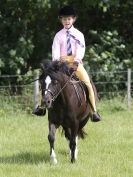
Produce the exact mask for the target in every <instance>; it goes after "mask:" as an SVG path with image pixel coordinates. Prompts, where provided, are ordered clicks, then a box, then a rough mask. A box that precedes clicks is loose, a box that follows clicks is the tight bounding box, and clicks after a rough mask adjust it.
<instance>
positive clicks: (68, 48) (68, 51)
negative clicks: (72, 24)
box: [67, 31, 72, 55]
mask: <svg viewBox="0 0 133 177" xmlns="http://www.w3.org/2000/svg"><path fill="white" fill-rule="evenodd" d="M67 55H72V47H71V42H70V32H69V31H67Z"/></svg>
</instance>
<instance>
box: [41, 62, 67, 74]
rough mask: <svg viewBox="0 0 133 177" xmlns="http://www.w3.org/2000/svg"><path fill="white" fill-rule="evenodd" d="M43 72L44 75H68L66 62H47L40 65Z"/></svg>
mask: <svg viewBox="0 0 133 177" xmlns="http://www.w3.org/2000/svg"><path fill="white" fill-rule="evenodd" d="M42 67H43V71H44V72H45V73H46V74H50V73H57V72H61V73H64V74H66V75H68V76H69V75H70V68H69V66H68V62H66V61H65V62H64V61H48V62H45V63H43V64H42Z"/></svg>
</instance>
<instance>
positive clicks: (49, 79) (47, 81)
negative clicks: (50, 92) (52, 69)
mask: <svg viewBox="0 0 133 177" xmlns="http://www.w3.org/2000/svg"><path fill="white" fill-rule="evenodd" d="M45 83H46V90H47V89H48V87H49V84H50V83H51V78H50V76H47V77H46V79H45ZM45 94H47V91H45Z"/></svg>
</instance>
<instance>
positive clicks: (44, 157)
mask: <svg viewBox="0 0 133 177" xmlns="http://www.w3.org/2000/svg"><path fill="white" fill-rule="evenodd" d="M41 162H44V163H48V162H49V153H40V154H37V153H31V152H23V153H19V154H14V155H12V156H7V157H6V156H5V157H0V164H38V163H41Z"/></svg>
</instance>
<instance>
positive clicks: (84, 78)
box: [76, 64, 101, 121]
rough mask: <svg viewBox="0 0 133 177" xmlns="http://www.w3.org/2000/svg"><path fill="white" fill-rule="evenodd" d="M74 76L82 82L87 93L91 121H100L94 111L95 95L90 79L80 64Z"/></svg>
mask: <svg viewBox="0 0 133 177" xmlns="http://www.w3.org/2000/svg"><path fill="white" fill-rule="evenodd" d="M76 75H77V76H78V78H79V79H80V80H81V81H83V82H84V83H85V84H86V86H87V88H88V91H89V99H90V102H91V106H92V107H91V113H92V121H100V120H101V117H100V115H99V114H98V113H97V110H96V102H95V95H94V90H93V88H92V84H91V82H90V78H89V76H88V74H87V72H86V70H85V69H84V67H83V65H82V64H79V66H78V68H77V71H76Z"/></svg>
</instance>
